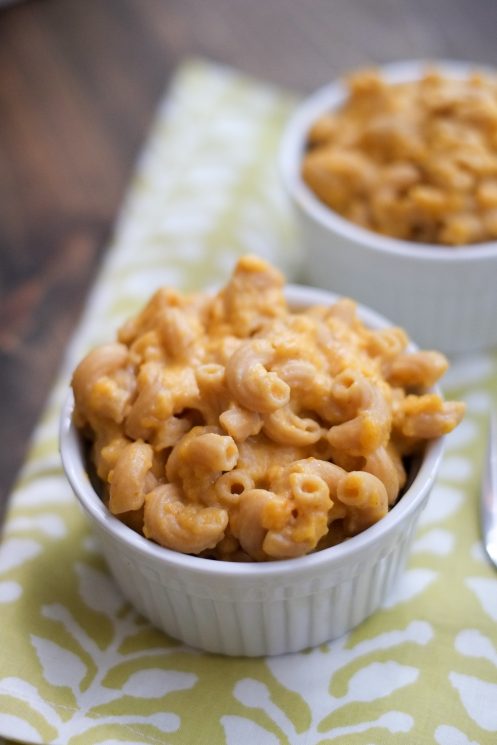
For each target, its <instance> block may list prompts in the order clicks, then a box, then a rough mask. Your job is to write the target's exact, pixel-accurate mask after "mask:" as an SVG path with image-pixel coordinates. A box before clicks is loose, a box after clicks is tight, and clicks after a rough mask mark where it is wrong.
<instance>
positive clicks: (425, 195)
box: [302, 70, 497, 245]
mask: <svg viewBox="0 0 497 745" xmlns="http://www.w3.org/2000/svg"><path fill="white" fill-rule="evenodd" d="M302 175H303V178H304V180H305V181H306V183H307V184H308V186H309V187H310V188H311V189H312V191H314V193H315V194H316V196H317V197H318V198H319V199H320V200H321V201H322V202H324V203H325V204H326V205H328V206H329V207H331V208H332V209H333V210H335V211H336V212H338V213H339V214H341V215H343V216H344V217H345V218H347V219H348V220H351V221H352V222H354V223H357V224H359V225H361V226H363V227H365V228H368V229H370V230H373V231H376V232H378V233H382V234H385V235H389V236H393V237H395V238H400V239H403V240H408V241H416V242H424V243H436V244H446V245H462V244H470V243H478V242H482V241H491V240H495V239H496V238H497V77H495V76H490V75H484V74H477V73H475V74H473V75H470V76H468V77H467V78H466V79H455V78H449V77H445V76H443V75H442V74H440V73H439V72H437V71H436V70H431V71H427V72H426V73H425V74H424V76H423V77H422V78H421V79H420V80H416V81H412V82H405V83H398V84H390V83H387V82H386V81H385V80H384V79H383V78H382V77H381V75H380V74H379V73H378V72H376V71H374V70H365V71H362V72H360V73H357V74H356V75H354V76H352V77H351V78H350V79H349V96H348V98H347V100H346V102H345V103H344V104H343V105H342V106H341V107H340V108H339V109H337V110H336V111H332V112H330V113H328V114H326V115H324V116H322V117H321V118H320V119H318V120H317V121H316V122H315V123H314V125H313V127H312V128H311V130H310V132H309V138H308V149H307V151H306V153H305V155H304V159H303V164H302Z"/></svg>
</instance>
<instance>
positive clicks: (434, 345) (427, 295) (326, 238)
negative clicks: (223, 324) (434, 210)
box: [296, 204, 497, 354]
mask: <svg viewBox="0 0 497 745" xmlns="http://www.w3.org/2000/svg"><path fill="white" fill-rule="evenodd" d="M296 209H297V215H298V218H297V219H298V224H299V228H300V235H301V239H302V243H303V245H305V246H306V252H307V258H308V261H306V265H305V268H304V275H305V278H306V279H307V281H309V282H311V283H312V284H315V285H317V286H319V287H323V288H326V289H329V290H334V291H335V292H339V293H340V294H341V295H345V296H348V297H352V298H357V299H359V300H360V301H361V302H362V303H364V304H365V305H368V306H370V307H372V308H375V310H378V311H379V312H380V313H382V314H384V315H386V316H388V317H389V318H395V321H396V323H397V324H398V325H400V326H402V327H404V328H405V329H406V330H407V331H408V333H409V335H410V336H411V338H412V339H414V340H415V341H416V344H417V345H418V346H420V347H421V348H425V349H437V350H439V351H442V352H445V353H446V354H456V353H468V352H477V351H480V350H484V349H490V348H492V347H494V346H497V321H496V319H497V244H496V248H495V253H494V255H489V256H484V257H476V258H475V260H474V261H473V262H471V261H466V262H460V261H454V262H453V263H448V262H447V261H446V256H445V255H443V256H442V257H441V258H440V260H437V259H436V258H435V259H434V258H432V257H430V259H429V260H427V259H426V258H424V257H423V255H422V254H420V255H419V256H412V255H411V254H410V253H407V252H405V254H404V255H403V254H402V253H400V254H388V253H380V252H377V251H375V250H374V249H372V248H371V246H369V245H367V244H364V243H360V242H358V241H356V240H354V239H352V238H350V237H349V236H348V235H346V234H345V233H343V234H342V233H339V232H337V233H334V234H331V233H330V229H329V228H327V227H325V226H323V225H322V224H320V223H319V222H316V221H315V220H314V219H313V217H312V216H311V215H309V213H308V212H306V211H305V210H304V209H302V207H301V205H299V204H297V205H296ZM440 250H441V251H452V250H454V249H450V248H449V249H443V248H442V249H440ZM468 250H471V249H468Z"/></svg>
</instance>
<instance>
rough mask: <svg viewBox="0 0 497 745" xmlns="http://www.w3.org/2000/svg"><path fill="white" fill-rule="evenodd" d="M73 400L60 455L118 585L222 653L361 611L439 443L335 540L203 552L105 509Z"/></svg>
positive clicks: (284, 641) (305, 295)
mask: <svg viewBox="0 0 497 745" xmlns="http://www.w3.org/2000/svg"><path fill="white" fill-rule="evenodd" d="M287 297H288V300H289V303H290V305H291V306H292V307H294V308H295V309H297V308H302V307H307V306H309V305H315V304H322V303H328V304H329V303H332V302H333V301H335V300H336V296H334V295H333V294H332V293H329V292H324V291H322V290H316V289H314V288H309V287H302V286H290V287H289V288H288V292H287ZM359 314H360V316H361V318H362V320H363V322H364V323H366V324H367V325H368V326H369V327H370V328H376V329H379V328H384V327H387V326H390V325H391V324H390V323H389V322H388V321H386V320H385V319H384V318H382V317H381V316H379V315H378V314H376V313H374V312H373V311H371V310H369V309H368V308H364V307H359ZM413 348H414V347H413ZM73 407H74V399H73V396H72V393H71V392H70V393H69V394H68V397H67V400H66V403H65V406H64V408H63V411H62V413H61V420H60V451H61V456H62V463H63V466H64V470H65V473H66V475H67V478H68V480H69V482H70V484H71V486H72V488H73V490H74V493H75V495H76V497H77V498H78V500H79V502H80V504H81V506H82V507H83V510H84V512H85V513H86V514H87V516H88V518H89V520H90V522H91V524H92V527H93V529H94V531H95V533H96V535H97V537H98V539H99V543H100V545H101V548H102V551H103V553H104V556H105V558H106V560H107V563H108V565H109V568H110V570H111V573H112V574H113V576H114V578H115V580H116V582H117V583H118V585H119V587H120V588H121V590H122V592H123V594H124V595H125V597H126V598H127V599H128V600H129V601H130V602H131V603H132V604H133V605H134V606H135V607H136V608H137V609H138V610H139V611H140V612H141V613H142V614H143V615H144V616H145V617H146V618H148V619H149V620H150V621H151V622H152V624H154V626H156V627H157V628H159V629H162V630H163V631H165V632H166V633H167V634H169V635H170V636H172V637H174V638H176V639H179V640H181V641H183V642H184V643H185V644H189V645H191V646H192V647H197V648H199V649H203V650H205V651H208V652H215V653H220V654H225V655H234V656H239V655H243V656H250V657H253V656H263V655H276V654H283V653H289V652H297V651H299V650H302V649H305V648H307V647H313V646H316V645H318V644H322V643H323V642H326V641H329V640H331V639H334V638H336V637H338V636H341V635H342V634H344V633H346V632H347V631H350V629H352V628H354V627H355V626H357V625H358V624H359V623H361V621H363V620H364V619H365V618H367V617H368V616H370V615H371V614H372V613H373V612H374V611H375V610H376V609H377V608H378V607H379V606H380V605H381V604H382V602H383V601H384V600H385V599H386V597H387V595H388V593H389V592H390V590H391V589H392V587H393V585H394V584H395V582H396V580H397V579H398V577H399V576H400V574H401V573H402V571H403V568H404V565H405V561H406V557H407V555H408V552H409V547H410V545H411V542H412V537H413V534H414V530H415V527H416V523H417V521H418V517H419V515H420V513H421V511H422V509H423V507H424V506H425V504H426V501H427V498H428V495H429V492H430V490H431V487H432V485H433V483H434V480H435V477H436V474H437V471H438V468H439V465H440V460H441V457H442V452H443V439H438V440H434V441H432V442H430V443H429V444H428V446H427V447H426V450H425V453H424V455H423V458H422V461H421V463H420V464H419V467H418V469H417V473H416V476H415V477H414V479H413V482H412V484H411V486H410V487H409V489H407V491H406V492H405V494H403V496H402V498H401V499H400V500H399V502H398V503H397V504H396V505H395V506H394V507H393V509H392V510H390V512H389V513H388V514H387V515H386V516H385V517H384V518H383V519H382V520H380V521H379V522H378V523H376V524H375V525H373V526H372V527H370V528H368V529H367V530H365V531H364V532H363V533H361V534H359V535H356V536H354V537H353V538H351V539H349V540H348V541H345V542H344V543H341V544H339V545H337V546H334V547H332V548H328V549H325V550H323V551H318V552H316V553H314V554H310V555H308V556H303V557H300V558H297V559H287V560H284V561H271V562H262V563H257V562H250V563H236V562H223V561H212V560H209V559H204V558H199V557H196V556H187V555H185V554H181V553H178V552H175V551H171V550H169V549H167V548H163V547H162V546H158V545H157V544H155V543H153V542H152V541H150V540H148V539H146V538H144V537H143V536H141V535H138V534H137V533H135V532H134V531H132V530H131V529H130V528H128V527H127V526H126V525H124V524H123V523H122V522H120V521H119V520H118V519H117V518H115V517H114V516H113V515H112V514H111V513H110V512H109V510H108V509H107V508H106V507H105V505H104V504H103V502H102V500H101V499H100V497H99V496H98V494H97V493H96V491H95V489H94V488H93V486H92V483H91V480H90V479H89V478H88V473H87V470H86V462H85V452H84V446H83V442H82V439H81V437H80V434H79V432H78V431H77V429H76V427H75V425H74V423H73V421H72V412H73Z"/></svg>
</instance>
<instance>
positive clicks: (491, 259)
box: [280, 61, 497, 354]
mask: <svg viewBox="0 0 497 745" xmlns="http://www.w3.org/2000/svg"><path fill="white" fill-rule="evenodd" d="M428 64H429V65H431V66H433V67H436V68H437V69H438V70H440V71H441V72H443V73H444V74H446V75H448V76H452V77H466V76H467V75H468V74H469V73H470V72H471V71H473V70H475V69H481V66H478V65H471V64H469V63H460V62H447V61H445V62H443V61H440V62H437V61H435V62H430V63H428V62H422V61H406V62H399V63H394V64H390V65H385V66H384V67H381V68H380V71H381V72H382V74H383V75H384V77H385V78H386V80H388V81H390V82H391V83H397V82H405V81H409V80H416V79H418V78H420V77H421V75H422V73H423V70H425V69H426V67H427V66H428ZM494 74H495V71H494ZM346 96H347V91H346V88H345V86H344V85H343V84H342V83H341V82H335V83H332V84H331V85H328V86H325V87H324V88H321V89H320V90H318V91H317V92H316V93H314V94H313V95H311V96H310V97H309V98H308V99H307V100H306V101H304V102H303V103H302V104H301V106H299V107H298V109H297V110H296V112H295V114H294V116H293V117H292V118H291V119H290V121H289V123H288V125H287V128H286V131H285V133H284V136H283V140H282V146H281V152H280V170H281V174H282V179H283V183H284V186H285V188H286V190H287V192H288V194H289V195H290V198H291V200H292V203H293V205H294V207H295V211H296V215H297V222H298V226H299V228H300V235H301V241H302V244H303V248H304V257H305V258H304V262H305V269H304V271H305V276H306V278H307V279H308V280H310V281H311V282H312V283H313V284H316V285H317V286H319V287H325V288H327V289H330V290H333V291H335V292H338V293H339V294H341V295H349V296H350V297H353V298H354V299H357V300H359V301H361V302H363V303H365V304H366V305H368V306H370V307H371V308H375V309H376V310H378V311H380V312H381V313H384V314H385V315H386V316H387V317H389V318H394V319H395V321H396V322H397V323H398V324H399V325H401V326H403V327H404V328H406V329H407V331H408V332H409V334H410V335H411V337H412V338H413V339H414V340H415V341H416V343H417V344H419V346H421V347H425V348H434V349H438V350H440V351H443V352H446V353H449V354H450V353H457V352H471V351H477V350H482V349H487V348H490V347H493V346H497V323H496V320H495V319H496V318H497V241H493V242H488V243H481V244H475V245H471V246H462V247H457V248H451V247H444V246H436V245H428V244H422V243H420V244H418V243H412V242H408V241H401V240H397V239H395V238H390V237H388V236H382V235H380V234H377V233H374V232H372V231H369V230H366V229H364V228H362V227H360V226H358V225H355V224H353V223H351V222H350V221H349V220H346V219H345V218H343V217H341V216H340V215H339V214H337V213H336V212H334V211H333V210H331V209H330V208H329V207H327V206H326V205H325V204H323V203H322V202H321V201H320V200H319V199H318V198H317V197H316V196H315V195H314V194H313V192H312V191H311V190H310V189H309V188H308V187H307V185H306V184H305V183H304V181H303V179H302V177H301V164H302V156H303V153H304V151H305V146H306V141H307V134H308V132H309V129H310V127H311V125H312V124H313V123H314V122H315V121H316V119H318V118H319V116H320V115H322V114H324V113H325V112H327V111H332V110H333V109H335V108H338V107H339V106H340V105H341V104H342V103H343V101H344V100H345V99H346Z"/></svg>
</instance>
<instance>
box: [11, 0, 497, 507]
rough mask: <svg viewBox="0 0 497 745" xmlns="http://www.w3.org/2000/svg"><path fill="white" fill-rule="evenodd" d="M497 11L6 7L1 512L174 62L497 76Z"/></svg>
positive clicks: (85, 2)
mask: <svg viewBox="0 0 497 745" xmlns="http://www.w3.org/2000/svg"><path fill="white" fill-rule="evenodd" d="M496 39H497V3H496V2H494V1H493V0H435V1H434V0H313V2H302V0H265V2H248V1H247V0H30V1H27V2H24V3H21V4H18V5H13V6H10V7H6V8H4V9H3V10H0V392H1V393H0V395H1V397H2V402H1V403H2V406H1V412H2V413H1V417H0V512H1V505H2V504H5V501H6V498H7V494H8V491H9V489H10V487H11V485H12V482H13V480H14V478H15V474H16V472H17V471H18V469H19V467H20V465H21V462H22V459H23V456H24V454H25V451H26V448H27V445H28V441H29V436H30V433H31V431H32V429H33V427H34V425H35V422H36V419H37V417H38V415H39V412H40V409H41V407H42V405H43V402H44V400H45V398H46V396H47V394H48V391H49V388H50V385H51V383H52V380H53V378H54V375H55V373H56V370H57V367H58V364H59V362H60V359H61V356H62V354H63V351H64V348H65V345H66V343H67V340H68V338H69V336H70V334H71V332H72V330H73V328H74V325H75V323H76V321H77V318H78V315H79V313H80V312H81V309H82V307H83V304H84V301H85V297H86V294H87V291H88V289H89V286H90V284H91V282H92V280H93V278H94V276H95V273H96V271H97V269H98V264H99V260H100V258H101V256H102V252H103V251H104V250H105V247H106V244H107V241H108V239H109V235H110V232H111V230H112V224H113V219H114V216H115V214H116V210H117V208H118V206H119V203H120V200H121V198H122V196H123V192H124V190H125V188H126V183H127V180H128V177H129V175H130V172H131V169H132V167H133V162H134V159H135V156H136V154H137V152H138V150H139V147H140V145H141V143H142V142H143V139H144V138H145V136H146V133H147V127H148V125H149V123H150V121H151V117H152V116H153V112H154V108H155V106H156V104H157V102H158V100H159V98H160V96H161V94H162V92H163V90H164V87H165V86H166V84H167V82H168V79H169V77H170V75H171V73H172V71H173V70H174V68H175V66H176V65H177V64H178V63H179V62H180V61H181V60H182V58H184V57H185V56H187V55H192V54H194V55H204V56H208V57H210V58H212V59H215V60H219V61H221V62H225V63H229V64H232V65H235V66H237V67H239V68H241V69H243V70H244V71H246V72H248V73H251V74H253V75H255V76H258V77H260V78H265V79H269V80H272V81H274V82H275V83H277V84H279V85H283V86H286V87H289V88H291V89H293V90H295V91H301V92H303V93H305V92H308V91H309V90H311V89H313V88H315V87H317V86H318V85H321V84H322V83H324V82H326V81H327V80H329V79H330V78H333V77H335V76H336V75H337V74H339V73H341V72H343V71H345V70H347V69H349V68H351V67H357V66H362V65H365V64H370V63H379V62H384V61H388V60H393V59H400V58H406V57H430V58H436V57H450V58H458V59H468V60H473V61H476V62H486V63H489V64H494V65H497V42H496Z"/></svg>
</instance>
